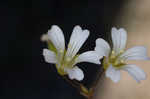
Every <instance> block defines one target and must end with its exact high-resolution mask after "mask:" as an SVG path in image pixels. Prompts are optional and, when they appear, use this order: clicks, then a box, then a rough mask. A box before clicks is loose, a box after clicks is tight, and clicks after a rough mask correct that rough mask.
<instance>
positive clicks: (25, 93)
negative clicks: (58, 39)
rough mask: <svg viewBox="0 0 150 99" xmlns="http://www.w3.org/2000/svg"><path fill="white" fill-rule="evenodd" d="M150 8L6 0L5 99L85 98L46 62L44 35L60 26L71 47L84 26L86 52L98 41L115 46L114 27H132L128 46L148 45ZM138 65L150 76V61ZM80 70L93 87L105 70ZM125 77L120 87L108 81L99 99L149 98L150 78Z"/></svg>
mask: <svg viewBox="0 0 150 99" xmlns="http://www.w3.org/2000/svg"><path fill="white" fill-rule="evenodd" d="M149 4H150V2H149V1H148V0H143V1H140V0H132V1H130V0H128V1H127V0H126V1H125V0H113V1H112V0H82V1H81V0H73V1H69V0H13V1H9V0H8V1H7V0H1V1H0V12H1V14H0V33H1V39H0V40H1V41H0V45H1V50H0V52H1V53H0V56H1V62H0V63H1V64H0V99H10V98H11V99H84V97H82V96H80V94H79V93H78V92H77V90H76V89H74V88H72V86H70V85H69V84H68V83H67V82H66V81H64V79H63V78H62V77H60V76H59V75H58V74H57V71H56V69H55V66H54V65H51V64H47V63H45V61H44V59H43V56H42V49H43V48H46V47H47V46H46V44H45V43H43V42H41V41H40V36H41V35H42V34H44V33H46V32H47V31H48V29H50V28H51V25H53V24H56V25H59V26H60V27H61V29H62V30H63V32H64V35H65V38H66V41H67V43H68V41H69V37H70V35H71V33H72V29H73V27H74V26H75V25H80V26H81V27H83V29H89V30H90V32H91V33H90V37H89V38H88V40H87V42H86V43H85V44H84V45H83V47H82V48H81V50H80V52H79V53H82V52H84V51H87V50H92V49H93V48H94V46H95V40H96V38H98V37H101V38H104V39H105V40H107V41H109V42H110V30H111V27H112V26H116V27H118V28H119V27H124V28H126V29H127V31H128V36H129V40H128V47H131V46H134V45H145V46H147V47H148V43H149V39H148V37H149V36H150V35H149V31H148V30H149V26H150V19H149V16H150V13H149ZM135 35H136V36H135ZM148 35H149V36H148ZM137 64H139V66H141V68H143V69H144V70H145V71H146V72H147V74H149V75H150V73H149V72H150V71H149V67H148V64H150V63H149V62H143V63H141V62H139V63H137ZM79 66H80V67H81V68H82V69H83V70H84V73H85V79H84V80H83V81H82V83H83V84H85V85H86V86H90V85H91V84H92V82H93V81H94V80H95V76H96V74H97V72H99V70H100V66H97V65H95V64H90V63H82V64H79ZM122 76H123V77H122V79H121V81H120V82H119V84H114V83H112V82H111V81H110V80H109V79H106V78H104V80H103V82H102V83H99V86H98V88H97V94H96V99H109V98H113V99H120V98H123V99H138V98H139V97H142V99H149V98H148V97H149V92H150V91H149V88H150V86H149V85H148V83H149V81H150V80H149V78H148V79H147V80H146V81H143V82H142V83H141V84H136V82H135V81H134V80H132V79H131V77H129V76H128V75H127V73H123V75H122ZM143 96H144V97H143ZM137 97H138V98H137ZM139 99H141V98H139Z"/></svg>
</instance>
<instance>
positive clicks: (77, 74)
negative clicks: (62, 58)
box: [66, 66, 84, 81]
mask: <svg viewBox="0 0 150 99" xmlns="http://www.w3.org/2000/svg"><path fill="white" fill-rule="evenodd" d="M66 72H67V73H68V76H69V78H70V79H71V80H73V79H76V80H78V81H81V80H83V78H84V74H83V71H82V70H81V69H80V68H78V67H77V66H75V67H74V68H73V69H67V70H66Z"/></svg>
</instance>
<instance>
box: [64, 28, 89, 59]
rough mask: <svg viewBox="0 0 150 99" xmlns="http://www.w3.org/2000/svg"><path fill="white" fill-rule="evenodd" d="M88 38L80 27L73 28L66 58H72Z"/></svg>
mask: <svg viewBox="0 0 150 99" xmlns="http://www.w3.org/2000/svg"><path fill="white" fill-rule="evenodd" d="M88 36H89V31H88V30H82V29H81V27H80V26H75V27H74V29H73V32H72V35H71V38H70V42H69V44H68V49H67V53H66V56H67V57H71V58H73V57H74V56H75V55H76V53H77V52H78V51H79V49H80V48H81V46H82V45H83V44H84V42H85V41H86V40H87V38H88Z"/></svg>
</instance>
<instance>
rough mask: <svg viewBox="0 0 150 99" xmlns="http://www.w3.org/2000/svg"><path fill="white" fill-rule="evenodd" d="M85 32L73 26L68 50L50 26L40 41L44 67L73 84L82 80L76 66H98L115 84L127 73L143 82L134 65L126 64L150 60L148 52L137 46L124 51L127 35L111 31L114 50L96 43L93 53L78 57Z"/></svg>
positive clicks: (81, 73)
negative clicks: (48, 65)
mask: <svg viewBox="0 0 150 99" xmlns="http://www.w3.org/2000/svg"><path fill="white" fill-rule="evenodd" d="M89 34H90V33H89V31H88V30H83V29H82V28H81V27H80V26H75V27H74V29H73V32H72V35H71V37H70V41H69V44H68V46H67V48H66V47H65V38H64V35H63V32H62V30H61V29H60V28H59V27H58V26H56V25H53V26H52V27H51V29H50V30H49V31H48V33H47V34H44V35H43V36H42V38H41V40H42V41H46V42H47V43H48V49H43V56H44V58H45V61H46V62H47V63H52V64H55V65H56V69H57V71H58V73H59V74H60V75H61V76H64V75H68V77H69V78H70V79H71V80H72V79H75V80H78V81H81V80H83V78H84V73H83V71H82V70H81V69H80V68H79V67H78V66H76V64H77V63H81V62H90V63H95V64H101V62H100V60H101V59H102V58H103V61H102V65H103V68H104V70H105V74H106V77H108V78H110V79H111V80H112V81H114V82H118V81H119V80H120V70H124V71H127V72H128V73H129V74H130V75H131V76H132V77H133V78H134V79H135V80H136V81H137V82H140V81H141V80H144V79H146V74H145V72H144V71H143V70H142V69H140V68H139V67H137V66H136V65H133V64H127V62H126V61H127V60H149V58H148V56H147V50H146V48H145V47H143V46H136V47H133V48H130V49H128V50H126V51H125V47H126V41H127V32H126V31H125V30H124V29H123V28H120V29H118V30H117V29H116V28H112V31H111V36H112V43H113V48H111V47H110V46H109V44H108V43H107V42H106V41H105V40H103V39H102V38H98V39H97V40H96V47H95V49H94V50H93V51H87V52H84V53H82V54H79V53H78V51H79V50H80V48H81V47H82V45H83V44H84V42H85V41H86V40H87V38H88V36H89Z"/></svg>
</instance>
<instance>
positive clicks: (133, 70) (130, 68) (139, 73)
mask: <svg viewBox="0 0 150 99" xmlns="http://www.w3.org/2000/svg"><path fill="white" fill-rule="evenodd" d="M123 70H125V71H127V72H128V73H129V74H130V75H131V76H132V77H133V79H135V80H136V81H137V82H138V83H139V82H140V80H145V79H146V73H145V72H144V71H143V70H142V69H141V68H139V67H137V66H136V65H131V64H130V65H126V66H124V67H123Z"/></svg>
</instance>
